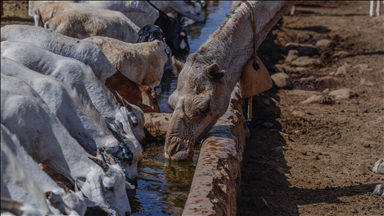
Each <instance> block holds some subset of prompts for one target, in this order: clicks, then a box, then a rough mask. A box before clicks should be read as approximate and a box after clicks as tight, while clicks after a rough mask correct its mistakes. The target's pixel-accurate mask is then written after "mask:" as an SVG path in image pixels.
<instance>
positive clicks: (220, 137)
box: [145, 86, 249, 215]
mask: <svg viewBox="0 0 384 216" xmlns="http://www.w3.org/2000/svg"><path fill="white" fill-rule="evenodd" d="M171 116H172V114H167V113H146V114H145V120H146V123H145V128H146V129H147V131H148V132H149V133H150V134H151V135H152V136H161V135H164V134H165V133H166V131H167V129H168V124H169V121H170V119H171ZM248 136H249V130H248V127H247V125H246V122H245V118H244V115H243V99H241V97H240V92H239V88H238V87H237V86H236V87H235V89H234V90H233V92H232V94H231V100H230V105H229V107H228V109H227V112H226V113H225V114H224V115H223V116H222V117H221V118H220V119H219V120H218V121H217V123H216V124H215V126H214V127H213V128H212V129H211V130H210V131H209V133H208V134H207V135H206V136H205V138H204V141H203V144H202V147H201V150H200V156H199V160H198V162H197V166H196V170H195V174H194V177H193V181H192V185H191V190H190V193H189V195H188V199H187V202H186V204H185V207H184V211H183V215H236V199H237V192H238V189H239V188H240V179H241V176H240V174H241V162H242V160H243V151H244V147H245V144H246V140H247V138H248Z"/></svg>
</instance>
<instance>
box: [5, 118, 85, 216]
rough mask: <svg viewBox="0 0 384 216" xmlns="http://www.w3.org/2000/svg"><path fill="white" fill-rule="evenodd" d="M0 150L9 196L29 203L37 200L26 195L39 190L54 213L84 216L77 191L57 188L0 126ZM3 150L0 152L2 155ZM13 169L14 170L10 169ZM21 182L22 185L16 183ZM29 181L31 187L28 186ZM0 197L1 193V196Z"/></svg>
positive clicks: (36, 193) (82, 204)
mask: <svg viewBox="0 0 384 216" xmlns="http://www.w3.org/2000/svg"><path fill="white" fill-rule="evenodd" d="M1 150H2V158H3V156H4V157H5V159H6V161H7V162H8V163H4V164H3V163H2V178H3V177H4V178H5V181H6V182H7V191H8V192H9V193H10V194H11V196H10V198H12V199H14V200H16V201H19V202H23V203H31V201H32V202H35V201H38V200H39V198H37V197H35V198H34V199H33V200H30V197H29V196H25V193H27V194H29V192H31V194H30V195H31V196H39V193H41V194H43V195H44V194H46V195H47V198H48V200H49V201H50V203H49V204H50V205H49V207H50V210H51V211H52V212H53V213H55V214H67V215H84V214H85V211H86V210H87V205H86V203H85V201H84V197H83V195H82V194H81V193H73V192H72V191H70V190H69V189H68V188H65V189H63V188H61V187H59V186H58V185H57V184H56V182H54V181H53V180H52V179H51V178H50V177H49V176H48V175H47V174H46V173H45V172H44V171H43V170H41V169H40V167H39V165H37V163H36V162H35V161H34V160H33V159H32V158H31V157H30V156H29V155H28V154H27V153H26V152H25V150H24V149H23V147H22V146H21V145H20V143H19V141H18V140H17V138H16V137H15V136H14V135H13V134H11V133H10V132H9V130H8V129H7V128H6V127H5V126H4V125H1ZM3 153H4V155H3ZM15 166H16V168H17V169H15V170H14V171H11V169H13V168H15ZM19 181H20V182H22V184H20V183H17V182H19ZM30 184H32V186H34V188H33V189H32V188H29V186H30ZM39 189H40V191H39ZM2 196H3V195H2Z"/></svg>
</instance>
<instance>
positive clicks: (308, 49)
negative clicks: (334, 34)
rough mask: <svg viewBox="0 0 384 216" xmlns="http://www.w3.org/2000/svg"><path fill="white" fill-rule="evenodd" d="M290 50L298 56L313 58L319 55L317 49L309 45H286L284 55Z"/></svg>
mask: <svg viewBox="0 0 384 216" xmlns="http://www.w3.org/2000/svg"><path fill="white" fill-rule="evenodd" d="M291 50H297V51H298V54H299V55H300V56H314V55H317V54H318V53H319V51H318V50H317V47H315V46H313V45H311V44H298V43H287V44H286V45H285V48H284V53H289V51H291Z"/></svg>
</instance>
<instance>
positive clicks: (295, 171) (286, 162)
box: [237, 1, 384, 216]
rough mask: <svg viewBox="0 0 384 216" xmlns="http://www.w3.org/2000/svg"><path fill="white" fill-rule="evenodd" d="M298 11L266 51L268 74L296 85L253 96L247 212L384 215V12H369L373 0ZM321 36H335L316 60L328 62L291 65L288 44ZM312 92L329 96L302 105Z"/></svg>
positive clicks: (243, 203) (244, 196)
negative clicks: (383, 186) (383, 191)
mask: <svg viewBox="0 0 384 216" xmlns="http://www.w3.org/2000/svg"><path fill="white" fill-rule="evenodd" d="M296 9H297V11H296V14H295V15H294V16H285V17H284V18H283V19H282V21H281V22H280V23H279V25H278V26H276V27H275V29H274V30H273V31H272V32H271V34H269V36H268V38H267V39H266V40H265V41H264V43H263V45H262V47H261V48H260V50H259V54H260V56H261V58H262V59H263V61H264V63H265V64H266V65H267V67H268V68H269V72H270V73H275V72H278V71H280V72H285V73H287V74H288V75H289V77H290V80H291V83H292V88H293V89H292V90H283V89H279V88H277V87H274V88H273V89H271V90H270V91H268V92H266V93H264V94H263V95H260V96H257V97H254V101H253V104H254V106H255V107H254V110H253V115H254V122H253V123H252V124H251V126H250V130H251V137H250V139H249V142H248V144H247V147H246V149H245V155H244V161H243V169H242V185H241V192H240V194H239V198H238V207H237V209H238V215H274V216H275V215H384V200H383V199H381V198H380V197H379V196H377V195H373V194H372V191H373V189H374V187H375V185H376V184H378V183H384V176H383V175H379V174H375V173H372V171H371V170H372V165H373V164H374V163H375V162H376V161H377V160H378V159H379V158H383V157H384V135H383V133H384V115H383V114H384V15H382V16H380V17H375V18H370V17H369V15H368V11H369V1H358V2H346V1H339V2H332V1H331V2H324V1H323V2H315V1H309V2H306V3H299V4H297V7H296ZM321 39H329V40H331V41H332V42H331V43H330V44H329V45H328V46H327V47H322V48H318V53H317V54H315V55H314V56H313V57H312V58H314V59H318V60H320V61H316V62H315V63H313V64H310V63H308V65H309V66H306V67H296V66H293V63H294V62H292V63H288V62H286V61H285V60H288V59H286V56H287V50H289V49H290V47H292V45H291V46H286V44H287V43H289V42H294V43H300V44H310V45H315V44H316V42H317V41H319V40H321ZM323 42H324V40H323ZM328 42H329V41H328ZM309 47H310V46H309ZM310 48H311V47H310ZM308 49H309V48H308ZM301 52H303V53H304V54H305V55H313V54H314V53H313V52H312V50H307V51H306V50H303V51H301ZM305 52H307V53H305ZM299 53H300V52H299ZM276 64H277V66H276ZM295 64H296V65H297V64H298V63H295ZM288 87H289V86H288ZM338 89H350V90H351V91H349V93H350V94H349V96H348V95H347V96H346V99H335V97H334V96H330V95H327V94H326V93H327V92H331V91H333V90H338ZM300 90H302V91H300ZM313 91H316V92H313ZM313 94H319V95H320V96H319V98H321V99H320V100H319V101H315V102H313V103H309V104H302V103H301V102H302V101H304V100H306V99H307V98H309V97H310V96H311V95H313ZM264 200H265V201H266V203H267V205H266V204H265V202H264Z"/></svg>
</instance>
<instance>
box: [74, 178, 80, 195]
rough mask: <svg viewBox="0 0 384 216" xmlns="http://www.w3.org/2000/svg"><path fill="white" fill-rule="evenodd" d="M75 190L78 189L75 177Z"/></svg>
mask: <svg viewBox="0 0 384 216" xmlns="http://www.w3.org/2000/svg"><path fill="white" fill-rule="evenodd" d="M74 188H75V192H78V191H79V186H77V179H75V187H74Z"/></svg>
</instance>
